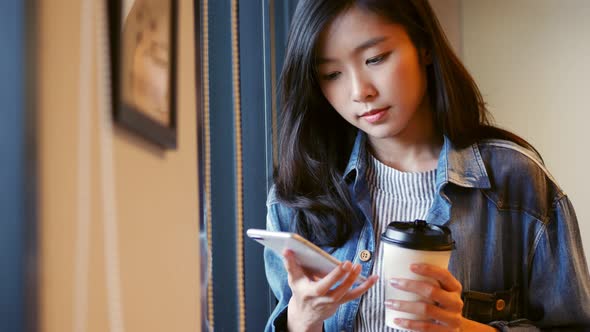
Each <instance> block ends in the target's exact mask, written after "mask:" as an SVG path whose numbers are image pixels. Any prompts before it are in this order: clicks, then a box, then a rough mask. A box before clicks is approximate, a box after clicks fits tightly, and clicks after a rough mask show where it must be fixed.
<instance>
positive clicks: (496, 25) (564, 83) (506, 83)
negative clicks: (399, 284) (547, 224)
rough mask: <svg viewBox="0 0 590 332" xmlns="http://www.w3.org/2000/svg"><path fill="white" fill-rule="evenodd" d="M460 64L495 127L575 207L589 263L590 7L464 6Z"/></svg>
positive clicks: (542, 0) (572, 1)
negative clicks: (510, 134) (527, 151)
mask: <svg viewBox="0 0 590 332" xmlns="http://www.w3.org/2000/svg"><path fill="white" fill-rule="evenodd" d="M461 3H462V5H461V11H462V32H463V38H462V42H463V51H464V52H463V58H464V61H465V63H466V65H467V67H468V68H469V70H470V71H471V73H472V74H473V75H474V76H475V79H476V81H477V82H478V83H479V86H480V88H481V90H482V92H483V94H484V98H485V99H486V100H487V102H488V104H489V106H490V109H491V111H492V114H493V115H494V117H495V119H496V121H497V122H498V123H499V124H500V125H502V126H505V127H506V128H509V129H511V130H514V131H515V132H517V133H519V134H521V135H522V136H523V137H525V138H526V139H527V140H529V141H530V142H531V143H532V144H533V145H534V146H535V147H536V148H537V149H538V150H539V151H540V152H541V154H542V155H543V158H544V159H545V162H546V164H547V166H548V168H549V170H550V172H551V173H552V174H553V175H554V177H555V178H556V179H557V181H558V182H559V183H560V184H561V186H562V188H563V189H564V190H565V192H566V193H567V194H568V195H569V197H570V199H571V201H572V202H573V204H574V206H575V208H576V212H577V215H578V220H579V223H580V228H581V232H582V240H583V242H584V248H585V249H586V255H587V257H586V258H587V259H589V262H590V204H589V203H590V177H589V176H588V171H587V168H588V164H590V154H589V153H588V152H587V151H588V146H587V142H588V126H589V123H590V112H588V94H589V92H590V90H589V89H590V43H589V42H588V41H589V40H590V20H588V17H590V1H587V0H567V1H557V0H519V1H512V0H505V1H497V0H477V1H471V0H467V1H462V2H461Z"/></svg>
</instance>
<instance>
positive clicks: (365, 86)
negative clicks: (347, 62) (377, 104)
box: [351, 73, 377, 103]
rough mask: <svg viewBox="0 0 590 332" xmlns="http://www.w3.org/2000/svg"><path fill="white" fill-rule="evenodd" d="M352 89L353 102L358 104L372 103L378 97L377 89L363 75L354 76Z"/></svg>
mask: <svg viewBox="0 0 590 332" xmlns="http://www.w3.org/2000/svg"><path fill="white" fill-rule="evenodd" d="M351 89H352V90H351V96H352V100H353V101H355V102H358V103H363V102H366V101H370V100H372V99H374V98H375V97H376V96H377V89H376V88H375V86H374V85H373V83H372V82H371V80H369V79H367V78H366V77H364V75H363V74H362V73H356V74H355V75H353V77H352V80H351Z"/></svg>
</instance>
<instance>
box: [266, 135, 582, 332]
mask: <svg viewBox="0 0 590 332" xmlns="http://www.w3.org/2000/svg"><path fill="white" fill-rule="evenodd" d="M366 169H367V150H366V136H365V135H364V134H363V133H359V135H358V136H357V138H356V141H355V143H354V147H353V150H352V153H351V156H350V159H349V163H348V166H347V167H346V169H345V172H344V174H343V179H345V181H347V183H348V186H349V190H350V192H351V196H352V197H353V200H354V202H355V203H354V204H355V206H356V209H357V213H358V214H359V216H360V217H361V219H362V220H363V225H362V227H358V229H356V230H355V231H354V232H353V234H352V236H351V237H350V238H349V240H348V241H347V242H346V243H345V244H344V245H343V246H342V247H339V248H332V249H333V251H332V255H333V256H335V257H336V258H337V259H339V260H341V261H344V260H349V261H352V262H353V263H357V264H360V265H361V266H362V272H361V273H362V274H363V275H370V273H371V271H372V267H373V261H372V260H369V261H366V262H364V261H361V259H360V257H359V253H360V252H361V251H363V250H369V251H370V252H374V251H375V249H376V248H375V239H374V235H373V234H374V233H373V216H372V211H371V197H370V195H369V189H368V187H367V182H366V179H365V172H366ZM436 192H437V194H436V195H435V199H434V203H433V205H432V207H431V208H430V210H429V212H428V217H427V221H428V222H429V223H434V224H437V225H446V226H447V227H449V228H450V230H451V232H452V235H453V238H454V240H455V242H456V249H455V250H454V251H453V253H452V255H451V259H450V262H449V270H450V272H451V273H452V274H453V276H455V278H457V279H458V280H459V281H460V282H461V284H462V285H463V294H462V295H463V301H464V308H463V316H465V317H467V318H469V319H472V320H475V321H478V322H482V323H487V324H490V325H491V326H494V327H496V328H497V329H499V330H504V331H508V330H511V329H518V330H519V331H538V330H539V329H541V328H560V329H561V328H566V327H568V328H572V329H573V330H578V331H580V330H590V276H589V273H588V267H587V265H586V259H585V257H584V253H583V250H582V242H581V238H580V231H579V228H578V222H577V219H576V215H575V212H574V209H573V207H572V205H571V203H570V201H569V199H568V197H567V196H566V195H565V193H564V192H563V191H562V190H561V189H560V188H559V186H558V185H557V183H556V182H555V180H554V179H553V178H552V177H551V175H550V174H549V173H548V172H547V170H546V169H545V166H544V165H543V162H542V161H541V160H540V158H539V157H538V156H537V155H536V154H535V153H533V152H531V151H530V150H527V149H525V148H523V147H521V146H519V145H516V144H514V143H512V142H508V141H504V140H485V141H481V142H479V143H477V144H473V145H471V146H469V147H467V148H464V149H456V148H454V147H453V145H452V143H451V142H450V141H449V140H448V139H447V138H446V137H445V139H444V144H443V148H442V150H441V153H440V157H439V161H438V166H437V179H436ZM267 208H268V216H267V229H269V230H280V231H292V229H293V228H292V224H293V216H294V211H293V210H292V209H290V208H287V207H285V206H284V205H282V204H281V203H280V202H278V201H277V199H276V196H275V194H274V191H273V190H272V189H271V191H270V193H269V196H268V200H267ZM264 261H265V270H266V277H267V279H268V282H269V284H270V287H271V288H272V290H273V292H274V294H275V296H276V298H277V300H278V304H277V306H276V308H275V310H274V311H273V313H272V314H271V316H270V318H269V320H268V323H267V326H266V331H286V330H287V324H286V322H287V309H288V303H289V299H290V298H291V290H290V288H289V285H288V283H287V272H286V270H285V268H284V265H283V261H282V257H281V256H280V255H277V254H276V253H275V252H273V251H272V250H268V249H265V252H264ZM359 303H360V298H359V299H356V300H353V301H350V302H347V303H345V304H342V305H341V306H340V307H339V308H338V310H337V311H336V313H335V314H334V315H333V316H332V317H330V318H328V319H327V320H325V321H324V330H325V331H328V332H331V331H352V330H353V327H354V325H355V319H356V313H357V310H358V308H359Z"/></svg>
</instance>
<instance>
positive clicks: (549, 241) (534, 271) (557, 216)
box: [490, 195, 590, 331]
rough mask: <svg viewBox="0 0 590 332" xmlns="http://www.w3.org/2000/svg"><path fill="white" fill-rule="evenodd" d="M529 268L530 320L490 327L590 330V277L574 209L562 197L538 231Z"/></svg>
mask: <svg viewBox="0 0 590 332" xmlns="http://www.w3.org/2000/svg"><path fill="white" fill-rule="evenodd" d="M531 259H532V261H531V267H530V276H529V278H530V284H529V287H528V289H530V290H531V291H530V292H529V294H528V295H525V296H528V299H526V300H525V302H526V303H527V304H526V305H528V308H525V312H528V315H527V316H529V317H531V318H533V320H532V321H531V320H526V319H520V320H516V321H512V322H502V321H496V322H492V323H491V324H490V325H491V326H494V327H495V328H497V329H499V330H501V331H539V330H544V329H552V330H559V331H565V330H569V331H590V276H589V272H588V266H587V263H586V258H585V257H584V252H583V250H582V241H581V236H580V231H579V227H578V221H577V218H576V215H575V212H574V209H573V207H572V205H571V203H570V201H569V199H568V198H567V196H565V195H564V196H562V197H560V198H559V199H557V200H556V201H555V202H554V209H553V215H552V218H551V219H550V220H548V222H547V223H545V224H544V226H543V227H542V228H541V229H540V230H539V231H538V232H537V234H536V240H535V248H534V251H533V254H532V258H531Z"/></svg>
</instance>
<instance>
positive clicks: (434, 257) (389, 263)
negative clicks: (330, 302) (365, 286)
mask: <svg viewBox="0 0 590 332" xmlns="http://www.w3.org/2000/svg"><path fill="white" fill-rule="evenodd" d="M381 241H382V243H383V255H382V260H383V262H382V266H383V269H382V277H383V278H384V279H383V280H385V299H386V300H389V299H395V300H402V301H411V302H429V300H428V299H426V298H423V297H421V296H419V295H417V294H415V293H410V292H406V291H402V290H400V289H397V288H394V287H393V286H391V285H390V284H389V282H388V281H389V279H391V278H400V279H413V280H424V281H427V282H430V283H432V284H437V281H436V280H434V279H432V278H426V277H423V276H421V275H418V274H415V273H414V272H412V271H411V270H410V265H412V264H415V263H427V264H432V265H435V266H438V267H441V268H444V269H447V268H448V265H449V259H450V257H451V251H452V250H453V248H454V246H455V242H454V241H453V238H452V236H451V231H450V230H449V229H448V228H447V227H445V226H437V225H434V224H428V223H427V222H426V221H423V220H416V221H414V222H392V223H389V225H388V226H387V229H386V230H385V232H384V233H383V234H382V235H381ZM396 318H403V319H412V320H418V321H427V320H428V318H427V317H424V316H420V315H415V314H410V313H407V312H402V311H397V310H393V309H389V308H386V309H385V324H386V325H387V326H389V327H392V328H396V329H402V330H403V329H404V328H403V327H401V326H398V325H396V324H395V323H394V319H396Z"/></svg>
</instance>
